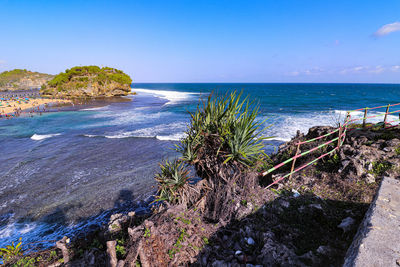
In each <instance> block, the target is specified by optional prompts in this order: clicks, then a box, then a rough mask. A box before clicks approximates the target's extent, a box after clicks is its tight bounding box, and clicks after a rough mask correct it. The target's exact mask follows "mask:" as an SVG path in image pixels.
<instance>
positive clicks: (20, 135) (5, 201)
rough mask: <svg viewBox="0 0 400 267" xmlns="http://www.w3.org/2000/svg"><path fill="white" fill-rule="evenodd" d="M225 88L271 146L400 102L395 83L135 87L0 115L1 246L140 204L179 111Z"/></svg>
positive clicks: (182, 119)
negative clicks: (256, 108) (49, 108)
mask: <svg viewBox="0 0 400 267" xmlns="http://www.w3.org/2000/svg"><path fill="white" fill-rule="evenodd" d="M229 89H237V90H243V92H244V94H246V95H247V94H249V95H250V97H252V98H255V99H256V102H257V103H259V105H260V116H259V119H260V120H262V119H265V118H268V120H267V121H266V123H265V125H266V126H267V125H270V124H272V126H271V127H270V128H268V129H267V130H266V132H265V134H266V135H268V136H275V138H274V139H275V141H271V143H272V144H275V145H278V144H280V143H281V142H282V141H285V140H289V139H290V138H291V137H292V136H294V135H295V134H296V131H297V130H301V131H302V132H306V131H307V130H308V128H310V127H312V126H316V125H332V124H335V122H336V121H337V120H338V119H344V116H345V114H346V110H351V109H356V108H361V107H365V106H370V107H372V106H379V105H385V104H388V103H395V102H400V90H399V89H400V86H399V85H365V84H359V85H354V84H353V85H338V84H319V85H318V84H134V91H136V92H137V93H138V95H136V96H129V97H127V99H131V100H132V101H124V102H119V101H117V102H115V101H109V102H106V103H104V102H103V103H100V104H99V103H97V104H96V105H89V106H88V105H86V106H75V107H70V108H68V109H67V111H66V110H64V111H61V112H48V113H44V114H42V116H34V117H33V118H28V117H21V118H16V119H12V120H0V148H1V151H2V153H0V246H3V245H4V244H7V243H10V242H11V241H14V240H17V239H18V238H19V237H20V236H22V237H23V241H24V242H25V243H27V242H33V241H38V240H53V239H58V238H61V237H62V236H63V235H65V234H67V235H69V236H73V235H75V234H76V233H78V232H80V231H82V230H87V229H88V228H89V229H91V228H95V227H97V226H98V225H99V224H101V223H103V222H104V221H105V220H106V219H107V216H109V213H110V212H109V211H110V210H113V211H123V210H127V209H129V208H130V209H132V208H133V207H134V208H139V209H140V210H141V211H145V207H139V206H140V204H138V203H137V201H139V200H143V199H145V198H147V197H148V196H149V195H151V194H152V193H153V192H154V191H155V183H154V179H153V177H154V174H155V172H156V171H157V170H158V163H159V162H160V161H161V160H163V159H165V158H172V157H175V156H177V154H176V152H174V151H173V150H172V148H173V147H174V144H175V143H176V142H177V140H179V139H180V138H181V137H182V136H183V135H184V130H185V127H186V124H187V123H188V120H189V116H188V114H187V111H194V110H195V109H196V105H197V103H198V100H199V99H200V98H201V97H205V96H207V95H208V94H209V93H211V92H212V91H217V92H219V93H226V92H227V91H228V90H229ZM381 111H382V110H377V111H371V114H377V112H381ZM354 116H355V117H357V116H358V117H360V116H362V112H358V113H354ZM393 118H397V116H390V118H389V119H393ZM380 119H382V117H380ZM375 120H379V119H375ZM267 149H268V150H267V152H269V153H271V152H272V151H273V149H274V148H273V146H268V147H267Z"/></svg>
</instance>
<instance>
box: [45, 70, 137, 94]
mask: <svg viewBox="0 0 400 267" xmlns="http://www.w3.org/2000/svg"><path fill="white" fill-rule="evenodd" d="M131 83H132V79H131V78H130V77H129V76H128V75H127V74H125V73H123V72H122V71H121V70H118V69H114V68H109V67H104V68H100V67H98V66H82V67H73V68H71V69H67V70H66V71H65V72H62V73H60V74H58V75H56V76H55V77H54V78H53V79H52V80H50V81H48V82H47V83H46V84H44V85H43V86H42V88H41V90H40V92H41V94H42V95H43V96H47V97H58V98H96V97H112V96H125V95H128V94H129V93H130V91H131V87H130V84H131Z"/></svg>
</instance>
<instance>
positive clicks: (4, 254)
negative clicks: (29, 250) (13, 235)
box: [0, 237, 23, 263]
mask: <svg viewBox="0 0 400 267" xmlns="http://www.w3.org/2000/svg"><path fill="white" fill-rule="evenodd" d="M22 255H23V251H22V238H21V237H20V238H19V242H18V243H17V244H16V245H15V244H14V242H12V243H11V245H8V246H6V247H5V248H0V259H1V260H2V261H4V263H7V262H10V261H13V260H15V259H16V258H18V257H20V256H22Z"/></svg>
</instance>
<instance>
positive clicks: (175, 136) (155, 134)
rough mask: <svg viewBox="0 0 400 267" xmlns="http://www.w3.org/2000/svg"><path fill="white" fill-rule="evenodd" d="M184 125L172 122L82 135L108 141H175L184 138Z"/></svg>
mask: <svg viewBox="0 0 400 267" xmlns="http://www.w3.org/2000/svg"><path fill="white" fill-rule="evenodd" d="M185 129H186V123H184V122H174V123H168V124H159V125H155V126H153V127H147V128H142V129H138V130H134V131H119V132H115V133H110V134H105V135H92V134H84V136H86V137H105V138H109V139H115V138H117V139H119V138H130V137H139V138H157V139H158V140H162V141H177V140H180V139H181V138H182V137H184V131H185Z"/></svg>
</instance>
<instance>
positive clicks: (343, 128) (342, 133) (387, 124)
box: [261, 103, 400, 188]
mask: <svg viewBox="0 0 400 267" xmlns="http://www.w3.org/2000/svg"><path fill="white" fill-rule="evenodd" d="M398 105H400V103H397V104H389V105H386V106H378V107H373V108H360V109H355V110H351V111H347V112H346V114H347V115H346V119H345V121H344V123H343V124H340V123H339V127H338V128H337V129H335V130H333V131H331V132H329V133H327V134H324V135H321V136H318V137H315V138H312V139H309V140H305V141H301V142H297V143H295V145H297V149H296V154H295V155H294V156H293V157H291V158H289V159H287V160H285V161H283V162H281V163H279V164H277V165H276V166H274V167H272V168H270V169H268V170H267V171H265V172H263V173H261V175H262V176H266V175H268V174H270V173H272V172H274V171H276V170H278V169H279V168H281V167H282V166H285V165H286V164H288V163H290V162H292V167H291V170H290V172H289V173H287V174H285V175H283V176H281V177H279V178H277V179H276V180H275V181H273V182H272V183H271V184H269V185H268V186H267V187H266V188H270V187H271V186H273V185H275V184H277V183H279V182H280V181H282V180H284V179H285V178H288V177H289V179H290V178H291V177H292V175H293V174H294V173H296V172H299V171H300V170H302V169H304V168H306V167H308V166H310V165H311V164H313V163H315V162H317V161H318V160H320V159H322V158H324V157H326V156H328V155H331V154H332V153H334V152H336V151H338V150H339V149H340V147H341V146H342V144H343V143H344V141H345V139H346V133H347V132H348V131H353V130H361V129H368V128H372V127H375V126H377V125H380V124H382V126H383V128H384V129H389V128H393V127H395V126H398V125H399V124H396V125H392V123H395V122H400V109H399V110H395V111H390V112H389V108H390V107H394V106H398ZM379 108H386V111H385V112H382V114H376V115H373V116H367V114H368V110H375V109H379ZM356 111H364V116H363V117H361V118H355V119H352V118H351V113H354V112H356ZM394 113H399V119H397V120H391V121H387V118H388V115H390V114H394ZM381 116H384V119H383V121H382V122H379V123H377V124H373V123H371V124H369V125H367V119H372V118H378V117H381ZM357 121H362V127H358V128H350V129H348V126H349V125H352V124H355V122H357ZM335 133H338V134H337V137H335V138H333V139H331V140H329V141H327V142H325V143H323V144H321V145H318V146H316V147H313V148H311V149H309V150H307V151H305V152H301V150H300V146H301V145H304V144H309V143H312V142H315V141H318V140H320V139H322V138H326V137H328V136H331V135H332V134H335ZM335 141H337V145H336V146H335V148H333V149H332V150H331V151H329V152H326V153H324V154H322V155H320V156H318V157H317V158H315V159H313V160H311V161H310V162H308V163H305V164H304V165H302V166H300V167H298V168H295V164H296V160H297V159H298V158H301V157H303V156H305V155H307V154H309V153H311V152H313V151H316V150H318V149H321V148H323V147H325V146H327V145H329V144H332V143H333V142H335Z"/></svg>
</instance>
